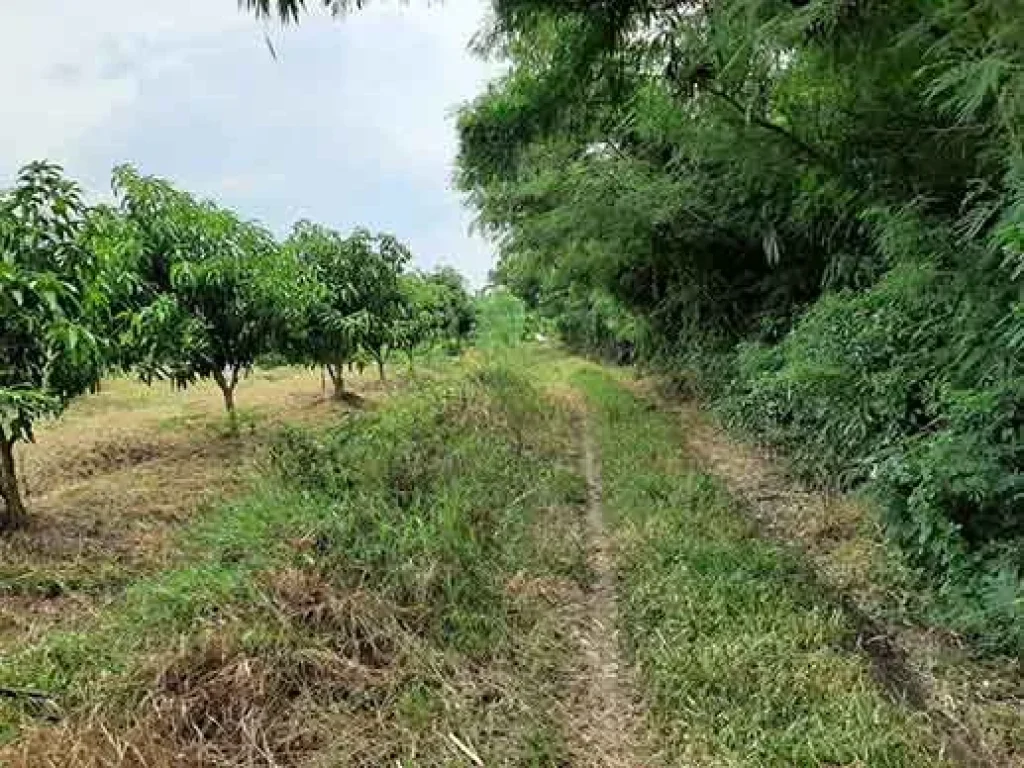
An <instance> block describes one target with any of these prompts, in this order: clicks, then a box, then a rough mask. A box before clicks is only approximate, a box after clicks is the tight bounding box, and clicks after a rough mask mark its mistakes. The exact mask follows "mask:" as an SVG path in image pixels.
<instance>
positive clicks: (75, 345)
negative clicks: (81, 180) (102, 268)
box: [0, 163, 104, 440]
mask: <svg viewBox="0 0 1024 768" xmlns="http://www.w3.org/2000/svg"><path fill="white" fill-rule="evenodd" d="M85 213H86V209H85V205H84V203H83V202H82V199H81V193H80V191H79V189H78V187H77V186H76V185H75V184H73V183H72V182H70V181H69V180H67V179H66V178H64V176H63V174H62V172H61V170H60V168H58V167H57V166H55V165H51V164H48V163H33V164H31V165H28V166H26V167H25V168H23V169H22V170H21V172H20V173H19V174H18V179H17V183H16V185H15V186H14V188H13V189H11V190H9V191H7V192H5V193H3V195H0V391H2V393H3V395H2V398H0V399H2V403H0V410H2V414H0V426H2V428H3V431H4V435H5V439H7V440H22V439H31V435H32V424H33V423H34V422H35V421H36V420H37V419H38V418H40V417H42V416H45V415H51V414H56V413H59V412H60V410H61V409H62V408H63V405H64V403H66V402H67V400H68V399H69V398H71V397H74V396H75V395H77V394H79V393H80V392H83V391H85V390H86V389H88V388H89V387H90V386H91V385H92V384H93V383H94V382H95V381H96V380H97V379H98V377H99V376H100V374H101V372H102V370H103V367H104V356H103V340H102V338H101V337H100V335H99V334H100V330H99V329H98V328H96V327H95V324H94V322H93V321H94V319H95V317H94V315H93V313H92V308H93V305H92V303H90V302H86V301H84V300H83V298H84V297H86V296H88V297H90V299H91V297H92V290H93V285H94V283H95V281H96V279H97V277H98V271H99V270H98V263H97V260H96V259H95V257H94V256H93V254H92V253H91V252H90V251H89V250H88V249H86V248H83V247H82V245H81V235H82V228H83V223H84V217H85Z"/></svg>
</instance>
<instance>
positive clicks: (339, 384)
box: [327, 365, 345, 400]
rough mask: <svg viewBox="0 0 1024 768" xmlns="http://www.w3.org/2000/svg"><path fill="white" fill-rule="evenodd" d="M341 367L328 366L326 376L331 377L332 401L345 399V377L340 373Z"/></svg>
mask: <svg viewBox="0 0 1024 768" xmlns="http://www.w3.org/2000/svg"><path fill="white" fill-rule="evenodd" d="M342 370H343V368H342V365H328V366H327V375H328V376H330V377H331V384H333V385H334V399H335V400H344V399H345V375H344V374H343V373H342Z"/></svg>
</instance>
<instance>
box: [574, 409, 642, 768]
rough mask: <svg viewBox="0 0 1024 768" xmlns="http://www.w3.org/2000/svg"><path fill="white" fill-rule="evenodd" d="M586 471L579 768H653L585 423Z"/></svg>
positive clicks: (576, 750) (596, 460)
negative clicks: (621, 633) (623, 648)
mask: <svg viewBox="0 0 1024 768" xmlns="http://www.w3.org/2000/svg"><path fill="white" fill-rule="evenodd" d="M580 430H581V433H582V438H581V442H582V449H583V467H584V471H585V473H586V479H587V508H586V529H587V530H586V535H587V550H588V563H589V566H590V570H591V575H592V582H591V584H590V588H589V589H588V590H587V591H586V592H585V593H584V595H583V601H582V602H583V605H582V616H581V619H582V620H581V621H580V622H579V627H578V629H577V631H578V633H579V637H578V638H577V639H578V642H579V645H580V647H581V648H582V649H583V654H584V677H583V679H582V680H581V681H580V682H581V690H580V691H579V695H578V696H577V697H576V705H577V706H576V707H575V708H576V709H577V712H576V713H575V715H574V717H573V720H574V721H576V722H574V724H573V725H575V726H577V727H578V729H579V730H578V733H577V734H576V738H577V743H576V744H575V745H574V749H573V751H574V754H573V757H574V760H573V765H574V766H581V767H582V766H587V767H590V766H593V767H594V768H597V767H598V766H600V767H602V768H618V767H619V766H631V767H633V768H639V766H647V765H650V764H651V761H650V760H649V759H646V760H645V759H644V757H643V755H644V750H643V748H642V739H641V736H640V734H641V733H642V728H641V725H640V713H639V712H638V708H637V705H636V702H635V698H634V696H633V695H632V692H633V690H634V687H633V685H632V680H631V675H630V672H629V668H628V666H627V665H626V664H625V663H624V662H623V660H622V658H621V655H620V653H619V641H618V631H617V627H616V624H617V608H616V597H615V570H614V556H613V551H612V542H611V539H610V538H609V536H608V532H607V530H606V529H605V524H604V512H603V509H602V501H601V495H602V492H601V468H600V460H599V458H598V456H597V448H596V446H595V444H594V440H593V437H592V435H591V433H590V429H589V426H588V424H587V423H586V421H585V420H581V424H580Z"/></svg>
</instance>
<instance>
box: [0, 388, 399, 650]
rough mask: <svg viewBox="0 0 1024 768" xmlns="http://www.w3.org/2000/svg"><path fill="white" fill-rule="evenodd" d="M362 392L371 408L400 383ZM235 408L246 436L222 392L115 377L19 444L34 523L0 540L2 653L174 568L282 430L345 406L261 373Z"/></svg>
mask: <svg viewBox="0 0 1024 768" xmlns="http://www.w3.org/2000/svg"><path fill="white" fill-rule="evenodd" d="M353 385H354V388H355V389H356V390H358V391H359V392H360V393H362V394H363V395H364V396H365V397H366V398H367V399H368V400H369V401H371V402H372V401H374V400H375V399H379V398H380V397H381V396H383V395H384V394H386V393H387V391H389V390H390V389H391V388H393V387H394V386H397V385H394V384H381V383H379V382H377V381H375V380H372V379H370V378H369V377H364V378H359V379H357V380H354V381H353ZM237 401H238V403H239V408H240V415H241V422H242V435H241V436H240V437H239V438H232V437H230V436H229V435H228V434H227V432H226V421H225V418H224V413H223V401H222V400H221V395H220V391H219V390H218V389H217V388H216V386H215V385H213V384H211V383H209V382H204V383H201V384H199V385H197V386H195V387H192V388H189V389H187V390H177V391H176V390H172V389H170V388H169V387H168V385H166V384H156V385H154V386H151V387H148V386H146V385H144V384H142V383H140V382H138V381H134V380H130V379H115V380H111V381H107V382H105V383H104V386H103V388H102V391H101V392H100V393H98V394H95V395H90V396H87V397H83V398H81V399H79V400H78V401H76V402H75V403H74V404H72V406H71V408H70V409H69V410H68V412H67V413H66V414H65V415H64V417H63V418H61V419H60V420H59V421H56V422H52V423H49V424H45V425H43V426H42V427H41V428H40V429H39V430H38V431H37V435H36V442H35V443H34V444H30V445H25V446H19V448H18V453H17V461H18V462H19V465H20V471H21V475H22V479H23V487H24V491H25V496H26V503H27V504H28V506H29V508H30V511H31V514H32V522H31V525H30V527H29V528H27V529H26V530H24V531H20V532H18V533H16V534H14V535H12V536H8V537H5V538H4V539H2V540H0V649H2V648H4V647H8V648H10V647H16V646H18V645H20V644H23V643H26V642H29V641H31V640H33V639H35V638H38V637H40V636H41V635H42V634H45V632H47V631H48V630H50V629H52V628H55V627H57V626H69V625H72V624H74V623H75V622H77V621H79V620H80V619H81V618H82V617H84V616H88V615H90V614H92V613H93V612H94V611H95V610H96V608H97V606H100V605H102V604H103V603H104V602H105V601H106V600H107V599H108V598H109V597H110V596H111V595H113V594H115V593H116V592H117V590H118V589H119V588H120V587H121V586H123V585H124V584H125V583H126V582H127V581H128V580H130V579H131V578H134V577H137V576H138V575H140V574H141V573H145V572H148V571H152V570H155V569H158V568H161V567H166V566H167V565H168V564H169V563H170V562H171V561H173V559H174V557H175V556H176V552H175V551H174V545H173V541H174V537H173V533H174V532H175V531H176V530H177V529H178V528H180V526H181V525H182V524H183V523H185V522H186V521H188V520H190V519H191V518H192V517H193V516H194V515H195V514H196V512H197V511H199V510H202V509H203V508H205V507H206V506H207V505H209V504H211V503H212V502H214V501H216V500H218V499H223V498H225V497H228V496H233V495H235V494H238V493H240V492H241V491H242V490H244V489H245V488H246V487H248V486H249V484H250V482H251V480H252V477H253V475H254V472H255V471H256V470H257V469H258V461H259V458H260V456H261V455H262V449H263V445H264V442H263V437H265V436H266V435H268V434H270V433H271V432H272V430H273V427H274V426H275V425H277V424H281V423H285V422H287V423H296V422H301V423H316V422H319V421H328V420H330V419H331V418H332V417H333V416H334V415H335V414H336V413H337V412H338V410H339V409H344V408H346V406H344V405H338V404H336V403H334V402H332V401H331V400H329V399H328V398H326V397H325V396H324V393H323V392H322V390H321V380H320V376H319V374H318V373H317V372H316V371H308V370H301V369H290V368H283V369H274V370H268V371H256V372H254V373H253V375H252V376H250V377H248V378H247V379H245V380H243V381H242V382H241V383H240V384H239V390H238V393H237Z"/></svg>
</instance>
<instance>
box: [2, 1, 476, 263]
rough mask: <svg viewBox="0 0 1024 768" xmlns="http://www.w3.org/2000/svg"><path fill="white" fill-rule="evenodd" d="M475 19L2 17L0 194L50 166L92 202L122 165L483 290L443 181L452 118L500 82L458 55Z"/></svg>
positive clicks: (98, 11)
mask: <svg viewBox="0 0 1024 768" xmlns="http://www.w3.org/2000/svg"><path fill="white" fill-rule="evenodd" d="M482 2H483V0H448V2H446V3H444V4H443V5H434V6H428V5H425V4H409V5H388V4H371V5H370V7H368V8H367V9H365V10H363V11H359V12H356V13H353V14H352V15H350V16H349V17H347V18H346V19H343V20H339V21H336V20H331V19H328V18H323V17H315V18H310V19H307V20H305V21H304V22H303V23H302V24H301V25H300V26H298V27H288V28H284V29H281V28H279V27H277V26H276V25H267V24H264V23H261V22H258V21H256V20H254V19H252V18H249V17H248V16H246V15H245V14H243V13H240V12H239V11H238V10H237V6H236V3H235V0H91V1H90V2H88V3H84V2H81V0H4V4H3V7H2V8H0V29H2V30H3V32H4V39H5V45H4V46H3V47H2V48H0V98H2V99H3V102H4V104H5V114H4V118H3V120H0V147H3V150H2V154H0V184H2V183H3V179H4V178H9V177H10V175H12V174H13V172H14V171H15V170H16V168H17V167H19V166H20V165H22V164H24V163H25V162H28V161H30V160H33V159H37V158H39V157H49V158H51V159H54V160H57V161H58V162H61V163H63V164H64V165H65V166H66V167H67V168H68V171H69V173H71V174H72V175H74V176H76V177H77V178H79V179H81V180H82V181H83V182H84V183H85V184H86V186H87V187H89V188H90V189H92V190H93V191H94V192H97V193H102V191H103V190H105V189H106V187H107V184H108V181H109V171H110V167H111V166H112V165H114V164H116V163H118V162H123V161H130V162H134V163H136V164H138V165H139V166H140V167H141V168H142V170H143V171H145V172H150V173H157V174H159V175H164V176H168V177H170V178H172V179H174V180H175V181H177V182H178V183H180V184H182V185H183V186H186V187H188V188H190V189H192V190H194V191H197V192H199V193H201V194H204V195H209V196H212V197H215V198H217V199H220V200H221V201H223V202H224V203H225V204H229V205H232V206H234V207H236V208H237V209H239V210H240V211H241V212H242V213H243V214H245V215H247V216H251V217H256V218H261V219H263V220H264V221H266V222H267V223H268V224H269V225H271V226H273V227H274V228H275V229H278V230H279V231H280V230H284V229H286V228H287V227H288V226H289V225H290V223H291V221H293V220H294V219H295V218H297V217H298V216H303V215H304V216H309V217H311V218H316V219H318V220H321V221H324V222H325V223H327V224H330V225H332V226H337V227H339V228H348V227H351V226H355V225H358V224H364V225H367V226H370V227H375V228H387V229H390V230H392V231H394V232H395V233H396V234H398V235H399V236H400V237H403V238H405V239H407V240H409V241H410V243H411V245H412V247H413V250H414V252H416V253H417V255H418V260H419V261H420V263H421V264H422V265H424V266H430V265H432V264H434V263H438V262H442V261H443V262H445V263H451V264H454V265H455V266H457V267H459V268H460V269H463V271H465V272H466V273H467V274H468V275H470V276H471V277H472V278H473V279H474V282H477V283H480V282H482V280H483V279H484V278H485V277H486V272H487V268H488V267H489V262H490V256H489V249H488V248H487V247H486V246H485V245H484V244H482V243H481V242H480V241H478V240H475V239H473V238H470V237H468V236H467V234H466V221H467V215H466V213H465V212H464V211H462V210H461V209H460V206H459V197H458V195H457V193H455V192H454V191H453V190H451V189H450V178H451V173H452V163H453V160H454V156H455V152H456V137H455V131H454V125H453V120H452V114H451V110H452V108H453V107H454V106H455V105H456V104H458V103H459V102H462V101H465V100H467V99H469V98H471V97H472V96H473V95H475V94H476V93H478V92H479V91H480V90H481V88H482V86H483V83H484V82H485V80H486V79H487V77H489V76H490V75H492V74H493V73H494V71H495V69H494V66H493V65H488V64H485V63H484V62H481V61H478V60H476V59H474V58H472V57H471V56H470V55H469V54H468V53H467V51H466V45H467V43H468V42H469V40H470V38H471V36H472V34H473V33H474V32H475V31H476V30H477V28H478V26H479V24H480V22H481V18H482V15H483V10H484V9H483V6H482V4H481V3H482ZM265 35H267V36H269V37H270V39H271V40H272V43H273V46H274V49H275V51H276V53H277V60H276V61H275V60H274V59H273V58H272V57H271V55H270V54H269V52H268V50H267V47H266V44H265V40H264V36H265Z"/></svg>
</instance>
